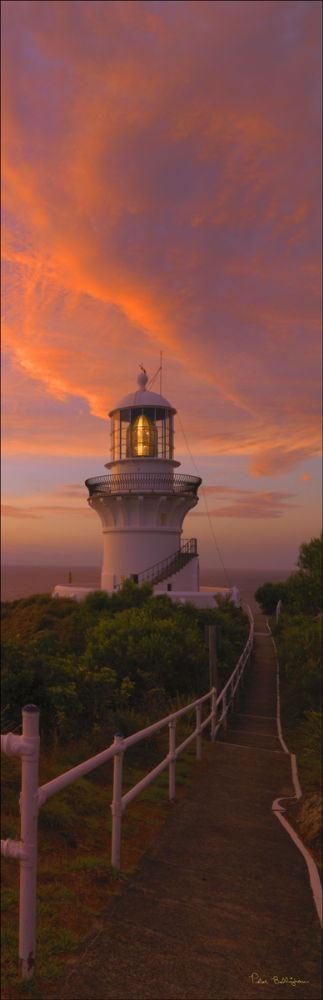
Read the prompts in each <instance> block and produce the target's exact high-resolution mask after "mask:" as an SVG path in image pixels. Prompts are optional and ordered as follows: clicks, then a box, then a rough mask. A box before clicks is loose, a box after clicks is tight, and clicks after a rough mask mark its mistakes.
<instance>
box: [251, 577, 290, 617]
mask: <svg viewBox="0 0 323 1000" xmlns="http://www.w3.org/2000/svg"><path fill="white" fill-rule="evenodd" d="M285 596H286V585H285V584H284V583H264V584H263V585H262V587H258V590H256V593H255V598H256V601H258V604H260V605H261V607H262V610H263V612H264V614H265V615H273V614H274V612H275V609H276V607H277V604H278V601H282V600H283V598H284V597H285Z"/></svg>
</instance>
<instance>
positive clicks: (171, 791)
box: [168, 719, 176, 802]
mask: <svg viewBox="0 0 323 1000" xmlns="http://www.w3.org/2000/svg"><path fill="white" fill-rule="evenodd" d="M168 731H169V768H168V795H169V800H170V802H174V801H175V798H176V757H175V756H174V754H175V752H176V720H175V719H172V720H171V722H169V723H168Z"/></svg>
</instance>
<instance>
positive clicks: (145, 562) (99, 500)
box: [53, 369, 240, 608]
mask: <svg viewBox="0 0 323 1000" xmlns="http://www.w3.org/2000/svg"><path fill="white" fill-rule="evenodd" d="M147 383H148V375H147V373H146V371H145V370H144V369H143V370H142V371H141V372H140V375H138V378H137V386H136V388H135V389H134V391H133V392H130V393H129V395H127V396H125V397H124V398H123V399H121V401H120V403H118V404H117V405H116V406H114V407H113V409H112V410H111V411H110V413H109V416H110V420H111V456H110V461H109V462H107V464H106V466H105V468H106V469H107V470H108V472H107V474H106V475H104V476H96V477H95V478H94V479H86V480H85V485H86V487H87V489H88V498H87V501H88V504H89V506H90V508H91V509H92V510H93V511H94V512H95V513H96V514H98V516H99V518H100V522H101V526H102V533H103V560H102V570H101V590H104V591H106V592H108V593H114V592H115V591H117V590H118V589H119V588H120V587H122V584H123V582H124V581H125V580H128V579H131V580H133V581H134V583H137V584H139V585H141V584H142V583H145V582H146V581H149V582H150V583H151V584H152V586H153V591H154V593H167V594H168V596H169V597H171V599H172V600H174V601H177V602H181V603H185V602H186V601H189V602H190V603H191V604H195V605H196V606H197V607H204V608H207V607H208V608H211V607H213V608H214V606H215V605H216V602H217V596H221V597H227V598H229V599H230V600H232V601H233V603H234V604H236V605H237V606H238V605H239V602H240V598H239V593H238V590H237V588H236V587H232V588H230V587H229V588H227V587H224V588H223V587H217V586H215V587H210V588H209V587H206V588H205V587H204V588H203V587H202V588H201V590H200V572H199V557H198V550H197V539H196V538H184V537H183V524H184V520H185V517H186V514H188V513H189V511H191V510H194V508H195V507H196V505H197V504H198V502H199V498H198V489H199V486H200V485H201V482H202V480H201V479H200V477H199V476H189V475H187V474H186V473H182V472H177V469H178V468H179V466H180V462H177V461H176V459H175V458H174V416H175V414H176V410H175V408H174V407H173V406H172V404H171V403H169V401H168V399H165V397H164V396H162V395H160V394H159V393H156V392H151V391H150V390H149V389H148V388H147ZM97 589H98V588H97V584H96V585H95V584H93V585H92V586H84V585H79V584H77V583H73V584H72V582H71V580H70V581H69V584H68V586H67V585H66V584H56V586H55V587H54V590H53V597H71V598H73V599H74V600H76V601H82V600H84V598H85V597H86V595H87V594H89V593H91V592H92V591H95V590H97Z"/></svg>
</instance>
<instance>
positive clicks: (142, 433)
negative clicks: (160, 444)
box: [131, 415, 156, 458]
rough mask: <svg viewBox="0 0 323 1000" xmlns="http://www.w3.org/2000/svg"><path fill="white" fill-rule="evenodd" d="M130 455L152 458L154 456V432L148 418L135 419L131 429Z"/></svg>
mask: <svg viewBox="0 0 323 1000" xmlns="http://www.w3.org/2000/svg"><path fill="white" fill-rule="evenodd" d="M131 438H132V454H133V455H136V456H137V457H138V458H139V457H142V456H145V457H146V458H153V456H154V455H155V454H156V430H155V427H154V426H153V424H152V423H151V422H150V420H148V417H145V416H143V415H141V416H140V417H137V420H135V422H134V425H133V427H132V434H131Z"/></svg>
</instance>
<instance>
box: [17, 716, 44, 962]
mask: <svg viewBox="0 0 323 1000" xmlns="http://www.w3.org/2000/svg"><path fill="white" fill-rule="evenodd" d="M22 735H23V741H24V745H25V746H24V750H23V753H22V767H21V796H20V817H21V827H20V830H21V832H20V839H21V844H22V849H23V852H24V857H23V858H22V859H21V861H20V899H19V971H20V975H21V976H22V977H23V978H24V979H31V977H32V975H33V972H34V967H35V952H36V882H37V813H38V808H37V792H38V766H39V710H38V708H37V707H36V705H25V706H24V708H23V710H22Z"/></svg>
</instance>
